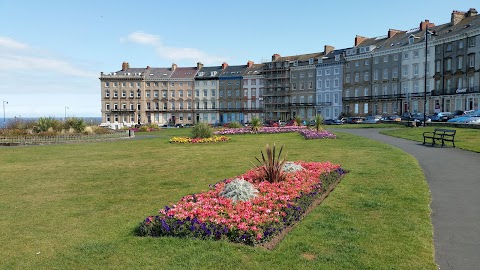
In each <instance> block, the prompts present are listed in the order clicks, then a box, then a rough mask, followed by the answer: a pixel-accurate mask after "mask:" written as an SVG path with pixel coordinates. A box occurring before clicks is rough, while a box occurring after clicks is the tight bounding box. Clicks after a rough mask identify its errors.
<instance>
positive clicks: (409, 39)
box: [408, 35, 415, 44]
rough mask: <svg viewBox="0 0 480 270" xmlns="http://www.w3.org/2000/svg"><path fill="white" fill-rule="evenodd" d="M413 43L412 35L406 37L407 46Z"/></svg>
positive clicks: (413, 37)
mask: <svg viewBox="0 0 480 270" xmlns="http://www.w3.org/2000/svg"><path fill="white" fill-rule="evenodd" d="M414 42H415V36H414V35H410V36H409V37H408V44H413V43H414Z"/></svg>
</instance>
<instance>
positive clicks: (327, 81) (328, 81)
mask: <svg viewBox="0 0 480 270" xmlns="http://www.w3.org/2000/svg"><path fill="white" fill-rule="evenodd" d="M325 88H330V79H326V80H325Z"/></svg>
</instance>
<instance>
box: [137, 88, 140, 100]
mask: <svg viewBox="0 0 480 270" xmlns="http://www.w3.org/2000/svg"><path fill="white" fill-rule="evenodd" d="M137 97H138V98H139V97H141V92H140V90H139V91H137Z"/></svg>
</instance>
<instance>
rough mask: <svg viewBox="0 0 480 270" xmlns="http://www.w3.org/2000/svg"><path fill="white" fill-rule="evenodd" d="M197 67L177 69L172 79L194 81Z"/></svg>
mask: <svg viewBox="0 0 480 270" xmlns="http://www.w3.org/2000/svg"><path fill="white" fill-rule="evenodd" d="M197 71H198V70H197V68H196V67H177V68H176V69H175V71H173V73H172V76H170V78H173V79H193V78H194V77H195V75H196V74H197Z"/></svg>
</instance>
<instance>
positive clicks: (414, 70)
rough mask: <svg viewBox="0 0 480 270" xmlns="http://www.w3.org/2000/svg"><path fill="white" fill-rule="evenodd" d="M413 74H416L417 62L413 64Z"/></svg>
mask: <svg viewBox="0 0 480 270" xmlns="http://www.w3.org/2000/svg"><path fill="white" fill-rule="evenodd" d="M413 75H415V76H418V64H414V65H413Z"/></svg>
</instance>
